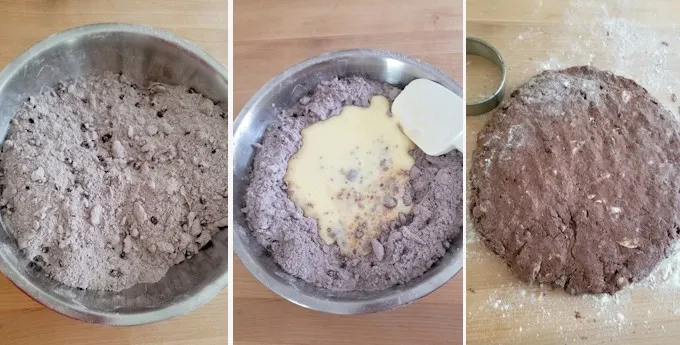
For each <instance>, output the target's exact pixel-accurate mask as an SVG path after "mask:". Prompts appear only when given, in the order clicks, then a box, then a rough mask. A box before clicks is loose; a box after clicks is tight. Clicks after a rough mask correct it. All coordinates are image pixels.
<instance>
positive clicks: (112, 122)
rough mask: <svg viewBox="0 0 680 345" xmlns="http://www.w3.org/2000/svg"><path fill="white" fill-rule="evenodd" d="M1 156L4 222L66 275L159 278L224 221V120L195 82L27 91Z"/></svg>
mask: <svg viewBox="0 0 680 345" xmlns="http://www.w3.org/2000/svg"><path fill="white" fill-rule="evenodd" d="M0 158H1V163H0V167H1V168H2V172H3V176H2V187H3V190H2V199H1V201H0V205H1V206H2V215H3V221H4V223H5V225H6V226H7V227H8V228H9V231H10V232H11V233H12V234H13V235H14V236H15V237H16V239H17V242H18V245H19V247H20V248H21V249H22V250H23V251H24V252H25V254H26V255H27V257H28V258H31V259H32V261H31V265H32V266H34V267H36V268H38V269H42V270H43V271H45V272H46V273H47V274H48V275H50V276H51V277H53V278H54V279H56V280H58V281H61V282H63V283H65V284H67V285H70V286H74V287H79V288H84V289H95V290H113V291H119V290H123V289H126V288H129V287H131V286H132V285H134V284H136V283H151V282H156V281H158V280H160V279H161V278H162V277H163V276H164V275H165V273H166V271H167V270H168V268H169V267H170V266H172V265H175V264H178V263H180V262H182V261H184V260H187V259H190V258H191V257H192V255H194V254H196V253H197V252H198V251H199V250H200V249H201V247H203V246H205V245H206V244H207V243H208V242H209V241H210V238H211V236H212V235H213V234H215V233H216V232H217V231H218V230H219V229H221V228H225V227H226V226H227V177H228V176H227V119H226V115H225V111H224V110H223V109H222V107H221V106H220V105H219V104H215V103H213V101H211V100H210V99H207V98H205V97H204V96H202V95H201V94H199V93H197V92H196V91H195V90H194V89H193V88H189V89H187V88H186V87H181V86H169V85H163V84H158V83H156V84H152V85H150V86H149V87H148V88H147V89H144V88H141V87H140V86H138V85H135V84H132V83H131V82H129V81H128V80H126V78H125V76H123V75H116V74H111V73H106V74H103V75H98V76H93V77H87V78H84V79H76V80H73V81H71V82H68V83H63V84H61V83H60V84H59V85H58V86H57V87H56V88H55V89H52V90H50V91H48V92H46V93H43V94H41V95H38V96H37V97H31V98H28V100H27V101H26V103H25V104H24V105H23V107H22V108H21V109H20V110H19V111H18V112H17V114H16V116H15V118H14V119H13V120H12V121H11V124H10V128H9V132H8V134H7V137H6V139H5V141H4V143H3V145H2V154H1V156H0Z"/></svg>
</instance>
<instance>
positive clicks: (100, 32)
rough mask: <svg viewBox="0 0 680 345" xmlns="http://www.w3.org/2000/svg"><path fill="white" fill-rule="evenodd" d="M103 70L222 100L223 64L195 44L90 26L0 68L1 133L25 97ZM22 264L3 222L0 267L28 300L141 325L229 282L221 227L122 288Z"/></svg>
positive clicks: (146, 30) (98, 319) (155, 33)
mask: <svg viewBox="0 0 680 345" xmlns="http://www.w3.org/2000/svg"><path fill="white" fill-rule="evenodd" d="M225 44H226V43H225ZM105 71H111V72H115V73H118V72H123V73H124V74H125V75H126V76H127V77H128V79H130V80H133V81H134V82H136V83H138V84H140V85H146V84H148V83H149V82H154V81H158V82H163V83H168V84H176V85H186V86H192V87H194V88H195V89H196V90H198V91H199V92H202V93H203V94H205V95H206V96H208V97H210V98H212V99H213V100H216V101H217V100H219V101H223V102H225V104H226V101H227V72H226V69H225V68H224V67H223V66H221V65H220V64H219V63H218V62H217V61H215V60H214V59H213V58H212V57H210V56H209V55H208V54H206V53H205V52H204V51H203V50H201V49H200V48H198V47H197V46H195V45H194V44H192V43H190V42H188V41H186V40H183V39H180V38H177V37H175V36H173V35H171V34H169V33H167V32H164V31H161V30H157V29H153V28H150V27H144V26H137V25H127V24H96V25H88V26H83V27H78V28H74V29H71V30H67V31H64V32H61V33H57V34H54V35H52V36H49V37H47V38H46V39H45V40H44V41H42V42H40V43H38V44H36V45H35V46H33V47H31V48H30V49H29V50H28V51H26V52H25V53H24V54H22V55H21V56H19V57H18V58H16V59H15V60H14V61H12V62H11V63H10V64H9V65H8V66H7V67H5V69H4V70H3V71H2V72H0V138H1V139H3V140H4V137H5V135H6V134H7V127H8V124H9V121H10V120H11V119H12V117H13V116H14V114H15V112H16V110H17V109H18V107H20V106H21V104H22V103H23V102H24V101H25V100H26V98H27V97H28V96H30V95H36V94H38V93H40V92H41V91H43V90H46V89H49V88H50V87H52V86H55V85H56V84H57V82H59V81H64V80H69V79H73V78H75V77H79V76H86V75H92V74H97V73H103V72H105ZM224 135H225V136H226V135H227V133H225V134H224ZM225 183H227V182H226V181H225ZM28 263H29V261H28V260H27V259H26V258H25V257H24V256H23V255H21V254H20V253H19V248H18V247H17V243H16V241H15V239H14V237H13V236H12V235H11V234H10V233H8V231H7V228H6V226H5V224H4V223H3V224H1V225H0V270H1V271H2V272H3V273H4V274H5V275H6V276H7V277H8V278H9V279H10V280H11V281H12V282H13V283H14V284H15V285H16V286H17V287H19V288H20V289H21V290H23V291H24V292H25V293H26V294H28V295H29V296H31V297H32V298H33V299H35V300H37V301H38V302H40V303H42V304H43V305H45V306H47V307H49V308H51V309H53V310H55V311H57V312H59V313H62V314H65V315H67V316H70V317H72V318H76V319H80V320H83V321H87V322H91V323H98V324H107V325H136V324H143V323H149V322H154V321H159V320H163V319H167V318H170V317H173V316H177V315H180V314H184V313H186V312H189V311H191V310H193V309H195V308H197V307H198V306H200V305H201V304H203V303H206V302H208V301H209V300H210V299H212V298H213V297H215V296H216V295H217V294H218V293H219V292H220V291H221V290H222V289H223V288H224V287H226V286H227V263H228V255H227V231H221V232H219V233H218V234H217V235H216V236H214V237H213V246H212V247H210V248H207V249H205V250H202V251H201V252H200V253H199V254H197V255H196V256H194V258H192V260H188V261H185V262H183V263H181V264H179V265H176V266H174V267H172V268H170V270H169V271H168V273H167V274H166V275H165V277H164V278H163V279H162V280H161V281H159V282H157V283H154V284H137V285H135V286H133V287H131V288H129V289H127V290H124V291H121V292H110V291H89V290H82V289H76V288H72V287H69V286H66V285H64V284H61V283H59V282H57V281H55V280H52V279H50V278H48V277H47V276H46V275H44V274H42V273H41V272H36V271H35V270H34V269H31V268H29V267H28ZM223 326H224V327H226V326H227V325H223Z"/></svg>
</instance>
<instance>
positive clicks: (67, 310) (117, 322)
mask: <svg viewBox="0 0 680 345" xmlns="http://www.w3.org/2000/svg"><path fill="white" fill-rule="evenodd" d="M110 33H130V34H136V35H145V36H150V37H152V38H155V39H160V40H163V41H167V42H170V43H173V44H175V45H177V46H179V47H180V48H182V49H185V50H187V51H188V52H190V53H191V54H193V55H195V56H197V57H198V58H199V59H200V60H201V61H203V62H205V63H207V64H208V65H209V66H210V67H211V68H212V69H214V70H216V71H218V72H219V74H220V76H221V77H223V78H224V80H225V82H227V81H228V73H227V70H226V68H224V67H223V66H222V65H221V64H220V63H219V62H217V60H215V58H213V57H211V56H210V55H208V53H206V52H205V51H204V50H203V49H201V48H199V47H198V46H197V45H195V44H194V43H192V42H190V41H188V40H186V39H183V38H180V37H178V36H175V35H174V34H171V33H170V32H167V31H164V30H161V29H157V28H154V27H151V26H145V25H138V24H126V23H99V24H88V25H83V26H78V27H74V28H71V29H67V30H64V31H61V32H58V33H55V34H52V35H50V36H48V37H46V38H45V39H43V40H42V41H40V42H38V43H36V44H35V45H33V46H31V47H30V48H29V49H28V50H26V51H25V52H24V53H22V54H21V55H19V56H18V57H16V58H15V59H14V60H12V61H11V62H10V63H9V64H7V66H6V67H5V68H4V69H3V70H2V71H0V91H2V90H3V89H4V88H5V86H6V84H7V83H8V82H9V80H10V79H11V78H12V76H14V74H15V73H17V72H18V71H19V70H20V69H21V68H22V67H23V66H25V65H26V64H27V63H29V62H30V61H31V60H32V59H33V58H35V57H36V56H38V55H40V54H41V53H43V52H45V51H47V50H49V49H51V48H52V47H54V46H56V45H58V44H61V43H63V42H65V41H68V40H72V39H77V38H82V37H86V36H89V35H92V34H110ZM0 272H2V273H3V274H4V275H5V276H7V278H9V280H10V281H11V282H12V283H13V284H14V285H15V286H16V287H17V288H19V289H20V290H21V291H23V292H24V293H25V294H26V295H28V296H29V297H31V298H32V299H34V300H36V301H37V302H39V303H40V304H42V305H44V306H46V307H48V308H50V309H52V310H54V311H56V312H58V313H61V314H63V315H66V316H68V317H71V318H74V319H77V320H81V321H85V322H88V323H96V324H104V325H113V326H131V325H141V324H147V323H152V322H157V321H161V320H166V319H169V318H172V317H175V316H179V315H182V314H185V313H188V312H190V311H192V310H195V309H197V308H198V307H200V306H201V305H203V304H205V303H207V302H208V301H210V300H212V299H213V298H215V297H216V296H217V295H218V294H219V293H220V292H221V291H222V290H223V289H224V288H226V287H227V285H228V275H229V274H228V273H229V272H228V270H225V271H224V272H222V273H221V274H220V275H218V276H216V278H215V280H214V281H212V282H211V283H209V284H207V285H206V286H205V287H203V288H202V289H201V290H198V291H196V293H195V294H194V295H193V296H192V297H189V298H186V299H184V300H182V301H180V302H178V303H173V304H170V305H167V306H164V307H161V308H158V309H155V310H152V311H140V312H131V313H125V314H120V313H116V312H102V311H93V310H90V309H87V308H85V307H84V306H83V305H80V304H78V303H74V302H71V301H69V302H67V303H64V301H62V300H60V299H57V298H55V297H53V296H52V295H51V294H50V293H48V292H45V291H43V289H41V288H40V287H38V286H36V285H35V284H32V283H31V282H30V281H29V280H28V279H26V277H25V276H24V275H23V274H21V272H19V271H18V270H17V269H16V268H15V267H12V266H10V265H8V264H7V263H6V259H5V253H3V252H2V251H0Z"/></svg>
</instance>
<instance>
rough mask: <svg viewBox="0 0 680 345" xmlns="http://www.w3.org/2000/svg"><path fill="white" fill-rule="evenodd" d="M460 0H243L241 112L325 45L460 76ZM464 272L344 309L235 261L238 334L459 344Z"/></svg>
mask: <svg viewBox="0 0 680 345" xmlns="http://www.w3.org/2000/svg"><path fill="white" fill-rule="evenodd" d="M462 21H463V15H462V1H451V0H428V1H402V0H399V1H389V0H371V1H361V2H359V1H357V2H347V1H346V2H341V1H332V0H319V1H306V0H290V1H274V0H269V1H267V0H236V1H235V3H234V76H235V77H234V82H235V83H234V110H235V113H234V115H236V114H237V112H238V111H239V110H240V109H241V108H242V107H243V105H244V104H245V103H246V102H247V101H248V99H249V98H250V97H251V96H252V95H253V94H254V93H255V92H256V91H257V90H258V89H259V88H260V87H261V86H262V85H264V84H265V83H266V82H267V81H268V80H269V79H271V78H272V77H273V76H275V75H276V74H278V73H281V72H282V71H283V70H285V69H286V68H287V67H290V66H291V65H293V64H295V63H297V62H299V61H301V60H303V59H306V58H310V57H313V56H316V55H319V54H321V53H325V52H329V51H334V50H340V49H350V48H378V49H387V50H393V51H396V52H401V53H405V54H408V55H411V56H414V57H417V58H420V59H422V60H424V61H427V62H429V63H431V64H433V65H435V66H437V67H439V68H441V69H442V70H444V71H445V72H446V73H449V74H450V75H452V76H453V78H454V79H455V80H457V81H458V82H459V83H460V84H461V85H462V76H463V54H462V52H463V41H462V40H463V32H462V29H463V27H462V25H463V23H462ZM462 291H463V288H462V275H461V274H459V275H457V276H456V277H455V278H454V279H453V280H452V281H450V282H449V283H447V284H446V285H445V286H443V287H442V288H440V289H439V290H437V291H436V292H435V293H433V294H432V295H430V296H427V297H425V298H423V299H422V300H421V301H418V302H416V303H415V304H412V305H409V306H406V307H403V308H399V309H396V310H394V311H390V312H384V313H379V314H372V315H357V316H337V315H329V314H323V313H319V312H315V311H311V310H307V309H304V308H301V307H298V306H296V305H293V304H292V303H290V302H287V301H285V300H283V299H282V298H280V297H279V296H278V295H276V294H274V293H272V292H271V291H270V290H269V289H267V288H266V287H265V286H264V285H262V284H261V283H260V282H259V281H257V280H256V279H255V278H254V277H253V276H252V275H251V274H250V273H249V272H248V270H247V269H246V268H245V267H244V266H243V265H242V264H241V262H240V261H239V260H235V263H234V343H235V344H237V345H255V344H258V345H266V344H277V345H293V344H352V345H354V344H459V343H461V342H462V316H463V315H462V310H463V309H462V297H463V296H462V294H463V292H462Z"/></svg>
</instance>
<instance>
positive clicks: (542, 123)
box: [470, 67, 680, 294]
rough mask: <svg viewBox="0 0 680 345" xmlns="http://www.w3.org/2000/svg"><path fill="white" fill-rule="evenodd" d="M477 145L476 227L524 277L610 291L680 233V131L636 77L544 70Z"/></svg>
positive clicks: (648, 265)
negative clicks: (633, 79) (630, 78)
mask: <svg viewBox="0 0 680 345" xmlns="http://www.w3.org/2000/svg"><path fill="white" fill-rule="evenodd" d="M477 144H478V148H477V150H476V151H475V153H474V159H473V165H472V168H471V175H472V179H471V185H472V189H471V191H470V211H471V215H472V219H473V220H474V223H475V228H476V230H477V231H478V232H479V234H480V235H481V238H482V239H483V240H484V242H485V243H486V245H487V246H488V247H489V248H490V249H491V250H492V251H494V252H495V253H496V254H498V255H500V256H501V257H502V258H503V259H504V260H505V262H506V263H507V265H508V266H509V267H510V268H511V270H512V271H513V272H514V273H515V274H516V275H517V276H519V277H520V278H521V279H522V280H524V281H526V282H529V283H532V282H540V283H551V284H554V285H557V286H559V287H563V288H565V289H566V291H567V292H569V293H571V294H582V293H603V292H607V293H613V292H615V291H618V290H619V289H621V288H622V287H624V286H626V285H628V284H630V283H631V282H633V281H637V280H640V279H641V278H644V277H645V276H647V275H648V274H649V272H650V271H651V269H652V268H653V267H654V266H655V265H656V264H657V263H658V262H659V261H660V260H661V259H662V258H664V257H665V255H666V252H667V250H668V248H669V245H670V244H671V242H672V241H673V240H674V239H675V238H677V237H678V234H680V217H679V216H680V211H679V210H680V192H679V191H680V174H679V172H678V164H679V163H680V127H679V126H678V123H677V122H676V120H675V119H674V118H673V116H672V115H671V114H670V113H669V112H668V111H667V110H665V109H663V107H661V106H660V105H659V104H658V102H657V101H656V100H655V99H654V98H652V96H651V95H650V94H649V93H648V92H647V91H646V90H645V89H643V88H642V87H640V86H639V85H637V84H636V83H635V82H634V81H632V80H629V79H625V78H622V77H619V76H616V75H613V74H611V73H609V72H604V71H600V70H597V69H595V68H592V67H573V68H569V69H565V70H561V71H547V72H544V73H542V74H540V75H538V76H537V77H535V78H533V79H532V80H531V81H529V82H528V83H527V84H525V85H524V86H522V87H520V88H519V89H518V90H516V91H515V92H513V94H512V95H511V97H510V99H509V100H507V101H506V102H505V103H504V104H503V105H502V106H501V108H499V110H498V111H497V112H496V113H495V114H494V115H493V117H492V118H491V120H490V121H489V122H488V123H487V125H486V127H485V128H484V130H483V131H482V132H481V133H480V134H479V137H478V140H477Z"/></svg>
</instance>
